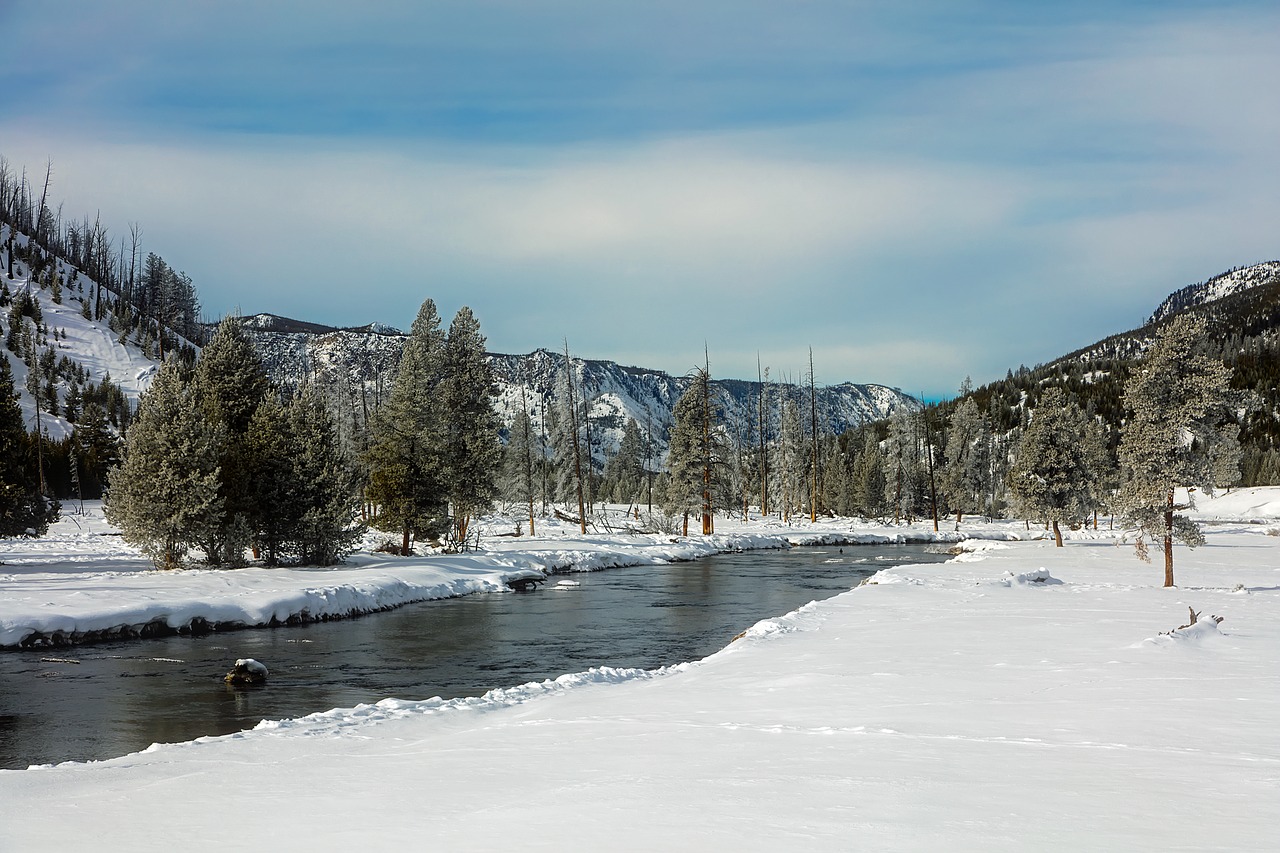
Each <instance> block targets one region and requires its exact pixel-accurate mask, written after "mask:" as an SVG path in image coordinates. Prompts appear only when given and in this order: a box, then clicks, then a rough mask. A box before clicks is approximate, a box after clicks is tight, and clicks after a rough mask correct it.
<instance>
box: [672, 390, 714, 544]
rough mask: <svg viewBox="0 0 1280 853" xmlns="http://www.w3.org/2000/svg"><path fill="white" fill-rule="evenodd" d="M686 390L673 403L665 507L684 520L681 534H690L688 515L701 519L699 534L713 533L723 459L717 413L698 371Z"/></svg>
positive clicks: (709, 392) (709, 391)
mask: <svg viewBox="0 0 1280 853" xmlns="http://www.w3.org/2000/svg"><path fill="white" fill-rule="evenodd" d="M692 378H693V381H692V382H691V383H690V385H689V387H688V389H687V390H686V391H685V392H684V393H683V394H682V395H681V396H680V399H679V400H677V401H676V405H675V410H674V412H673V415H674V418H675V422H674V423H673V425H672V427H671V440H670V445H669V449H668V454H667V470H668V472H669V474H670V479H669V480H668V482H667V488H666V501H665V506H666V509H667V511H668V512H670V513H672V514H678V515H681V516H682V517H683V524H682V530H683V533H684V535H686V536H687V535H688V533H689V515H690V513H694V512H698V513H700V514H701V515H702V519H703V521H702V532H703V534H704V535H705V534H708V533H711V532H712V524H711V517H712V516H713V515H714V511H715V507H714V505H713V498H712V495H713V494H714V492H715V491H716V487H717V483H718V480H719V466H720V464H721V462H722V458H723V448H722V447H721V440H720V434H719V429H718V424H717V418H716V412H715V410H714V407H713V406H712V404H711V387H710V383H711V377H710V375H709V374H708V373H707V371H706V370H705V369H704V368H697V369H696V370H695V371H694V373H693V377H692Z"/></svg>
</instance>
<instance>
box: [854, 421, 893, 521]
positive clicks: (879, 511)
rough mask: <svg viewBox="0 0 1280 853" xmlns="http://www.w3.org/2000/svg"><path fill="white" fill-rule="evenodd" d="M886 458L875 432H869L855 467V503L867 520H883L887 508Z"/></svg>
mask: <svg viewBox="0 0 1280 853" xmlns="http://www.w3.org/2000/svg"><path fill="white" fill-rule="evenodd" d="M885 465H886V462H885V458H884V454H883V453H882V452H881V451H880V442H878V441H876V437H875V434H874V432H868V433H867V437H866V439H864V441H863V447H862V453H861V454H859V456H858V459H857V461H856V462H854V465H853V477H852V479H853V483H852V489H853V503H854V507H855V509H856V510H857V511H858V512H860V513H861V514H862V515H863V516H864V517H865V518H881V517H883V515H884V508H885V499H884V495H885V479H884V472H885Z"/></svg>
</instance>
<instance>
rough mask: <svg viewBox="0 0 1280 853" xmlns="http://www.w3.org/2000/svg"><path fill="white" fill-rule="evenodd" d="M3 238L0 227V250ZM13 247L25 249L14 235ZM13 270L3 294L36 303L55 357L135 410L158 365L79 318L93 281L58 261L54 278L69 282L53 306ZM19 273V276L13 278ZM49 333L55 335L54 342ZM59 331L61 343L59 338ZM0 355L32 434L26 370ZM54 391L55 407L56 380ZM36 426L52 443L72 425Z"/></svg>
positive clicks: (56, 421) (3, 317)
mask: <svg viewBox="0 0 1280 853" xmlns="http://www.w3.org/2000/svg"><path fill="white" fill-rule="evenodd" d="M7 239H8V226H2V227H0V245H2V244H3V243H4V242H5V241H6V240H7ZM14 242H15V243H18V244H20V245H26V243H27V238H26V237H25V236H24V235H22V234H17V235H15V237H14ZM3 254H4V253H3V251H0V257H3ZM14 267H15V268H14V272H15V278H14V279H13V280H7V279H5V281H6V283H7V285H8V287H9V292H10V293H11V294H13V295H15V296H16V295H17V294H18V293H19V292H21V291H26V292H28V293H30V294H31V295H32V296H33V297H34V298H35V299H36V300H37V301H38V302H39V304H40V310H41V312H42V313H43V315H44V322H45V323H46V324H47V325H48V327H49V343H50V344H51V345H53V347H54V349H55V350H56V351H57V354H58V356H59V358H61V357H62V356H64V355H65V356H67V357H68V358H69V359H70V360H71V361H74V362H77V363H79V364H80V365H82V366H83V367H84V368H85V369H86V370H88V372H89V378H90V381H92V382H94V383H101V382H102V381H103V379H106V378H108V377H109V378H110V379H111V381H112V383H114V384H115V385H117V386H119V387H120V388H121V390H123V391H124V394H125V397H126V398H127V399H128V400H129V403H130V405H131V406H134V407H136V406H137V403H138V398H139V397H140V396H141V395H142V393H143V392H144V391H146V390H147V388H149V387H150V386H151V380H152V379H153V378H154V376H155V374H156V371H157V370H158V367H159V366H158V364H157V362H156V361H155V360H154V359H151V358H148V357H147V356H146V355H145V354H144V353H143V352H142V350H141V349H140V348H139V347H138V346H137V345H135V344H134V343H132V342H127V343H121V342H120V341H119V339H118V335H116V333H114V332H113V331H111V329H110V328H108V327H107V325H106V324H105V322H104V323H96V322H94V321H93V320H88V319H86V318H85V317H83V316H82V315H81V313H80V312H81V307H82V304H83V300H89V299H91V298H92V293H93V289H94V288H95V287H96V286H97V284H96V282H94V281H92V280H90V279H89V278H88V277H87V276H85V275H83V274H81V273H79V272H78V271H77V270H75V268H74V267H72V266H70V265H69V264H67V263H66V262H65V261H62V260H59V262H58V273H59V274H60V276H61V277H62V280H63V281H64V282H70V284H67V285H64V287H63V291H62V304H61V305H59V304H56V303H55V302H54V301H53V293H52V292H51V291H50V290H49V289H47V288H44V289H42V288H41V287H40V286H39V285H38V284H36V283H35V282H32V281H30V279H29V276H28V275H27V272H28V269H27V267H26V265H25V264H23V263H22V262H21V261H17V262H15V265H14ZM19 272H21V274H18V273H19ZM0 278H3V275H0ZM26 323H27V326H28V328H30V327H31V321H30V320H27V321H26ZM8 330H9V312H8V310H7V309H6V310H4V311H0V338H2V337H3V334H5V333H7V332H8ZM55 332H57V333H58V335H57V340H56V341H55V336H54V333H55ZM64 332H65V339H64V338H63V336H62V333H64ZM0 352H2V353H3V354H4V357H5V358H7V359H8V360H9V367H10V369H11V370H12V371H13V381H14V385H15V386H16V387H17V389H18V390H19V392H20V399H19V405H20V406H21V408H22V413H23V416H24V418H25V419H26V422H27V426H28V428H29V429H34V428H35V420H36V416H35V405H34V403H33V401H32V398H31V396H30V395H29V394H28V393H27V392H26V383H27V367H26V365H25V364H23V362H22V359H20V358H18V357H17V356H16V355H14V353H12V352H10V351H9V350H8V349H5V348H4V347H3V346H0ZM57 391H58V395H59V402H60V403H61V402H62V400H63V398H64V396H65V394H66V391H67V383H66V382H65V381H60V382H59V383H58V386H57ZM59 410H61V406H59ZM40 425H41V427H42V428H43V429H44V430H46V431H47V432H48V433H49V436H50V437H51V438H53V439H60V438H63V437H65V436H67V435H69V434H70V432H71V430H72V425H71V424H70V423H68V422H67V421H66V420H65V419H64V418H61V417H51V416H50V415H49V414H48V413H47V412H42V413H41V415H40Z"/></svg>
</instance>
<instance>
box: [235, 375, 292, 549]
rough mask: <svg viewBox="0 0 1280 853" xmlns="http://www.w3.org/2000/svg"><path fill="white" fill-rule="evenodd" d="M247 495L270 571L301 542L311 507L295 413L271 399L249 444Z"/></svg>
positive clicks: (254, 421) (258, 413)
mask: <svg viewBox="0 0 1280 853" xmlns="http://www.w3.org/2000/svg"><path fill="white" fill-rule="evenodd" d="M242 447H243V451H244V452H243V457H242V458H243V473H244V477H245V494H244V503H243V505H242V506H243V509H244V512H245V516H246V518H247V519H251V522H250V524H251V526H252V529H253V542H252V544H253V547H254V550H255V552H257V553H260V554H261V555H262V558H263V560H264V561H265V562H266V564H267V565H268V566H274V565H277V564H278V563H279V561H280V558H281V556H282V555H283V553H284V551H285V550H286V549H287V543H288V542H289V541H290V540H291V539H293V538H295V533H296V529H297V525H298V520H299V518H300V517H301V515H302V513H303V512H304V511H305V507H304V506H303V502H302V489H303V486H304V483H303V482H302V481H301V479H300V478H298V477H296V476H295V472H294V464H295V460H296V459H297V457H298V455H299V453H300V452H301V448H300V447H299V445H298V442H297V440H296V438H295V436H294V435H293V431H292V429H291V424H290V421H289V414H288V412H286V411H285V408H284V406H283V405H281V403H280V401H279V399H278V398H277V397H276V396H275V395H274V394H272V395H270V396H269V397H268V398H267V399H266V400H264V401H263V402H262V403H261V404H260V405H259V406H258V408H257V409H256V410H255V411H254V413H253V417H252V418H250V420H249V426H248V429H247V430H246V432H245V435H244V440H243V444H242Z"/></svg>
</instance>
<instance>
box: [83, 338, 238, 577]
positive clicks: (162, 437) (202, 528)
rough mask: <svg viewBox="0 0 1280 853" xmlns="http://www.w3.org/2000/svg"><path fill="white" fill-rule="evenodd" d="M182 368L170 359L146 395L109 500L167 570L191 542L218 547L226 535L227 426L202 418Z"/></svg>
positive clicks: (130, 536) (121, 522) (115, 515)
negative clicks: (223, 474) (224, 477)
mask: <svg viewBox="0 0 1280 853" xmlns="http://www.w3.org/2000/svg"><path fill="white" fill-rule="evenodd" d="M180 371H181V368H180V367H179V366H178V365H177V363H176V362H173V361H170V362H166V363H165V364H164V365H163V366H162V367H161V368H160V373H159V375H158V376H157V377H156V379H155V381H154V382H153V383H152V384H151V388H150V390H148V391H147V393H146V394H145V395H144V396H143V398H142V401H141V403H140V405H139V409H138V416H137V418H136V420H135V421H134V422H133V426H132V428H131V429H130V430H129V434H128V441H127V443H126V444H125V453H124V462H123V463H122V464H121V465H120V466H119V467H117V468H115V469H113V470H112V472H111V474H110V480H111V491H110V493H109V494H108V497H107V501H106V503H105V506H104V509H105V511H106V515H107V519H108V520H109V521H110V522H111V523H112V524H114V525H116V526H117V527H119V528H120V532H121V534H122V535H123V536H124V538H125V541H127V542H129V543H131V544H133V545H135V546H137V547H138V548H141V549H142V551H143V553H144V554H146V555H147V556H149V557H150V558H151V560H152V562H153V563H154V564H155V565H156V567H157V568H164V569H172V568H176V567H177V566H178V565H180V564H181V562H182V560H183V558H184V557H185V556H186V553H187V551H188V550H189V549H190V548H191V547H192V546H194V545H199V546H201V547H204V548H211V547H216V544H215V543H218V542H219V541H220V540H221V537H222V536H223V511H224V502H223V498H222V495H221V478H220V473H221V470H220V467H219V464H220V461H221V455H222V446H223V444H224V442H225V428H224V427H223V426H222V425H221V424H220V423H210V422H208V421H207V420H206V419H205V418H204V417H203V416H202V413H201V411H200V408H199V406H198V405H197V403H196V399H195V394H194V392H193V389H192V388H191V387H190V386H189V385H188V384H187V383H185V382H184V381H183V377H182V376H181V375H180Z"/></svg>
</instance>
